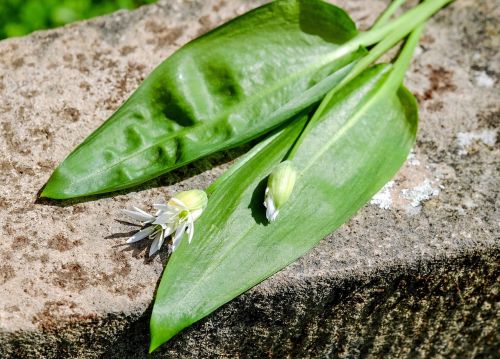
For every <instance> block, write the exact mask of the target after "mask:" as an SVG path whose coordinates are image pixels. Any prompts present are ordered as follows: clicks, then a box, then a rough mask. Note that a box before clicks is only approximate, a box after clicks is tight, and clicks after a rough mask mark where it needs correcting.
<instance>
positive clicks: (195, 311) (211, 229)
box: [151, 65, 417, 350]
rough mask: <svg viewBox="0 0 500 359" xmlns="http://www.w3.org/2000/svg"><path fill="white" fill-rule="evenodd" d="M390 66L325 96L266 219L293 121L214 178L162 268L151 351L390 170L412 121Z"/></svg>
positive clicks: (295, 252)
mask: <svg viewBox="0 0 500 359" xmlns="http://www.w3.org/2000/svg"><path fill="white" fill-rule="evenodd" d="M395 70H396V69H395ZM395 70H393V66H391V65H378V66H376V67H374V68H370V69H369V70H367V71H365V72H363V73H362V74H361V75H360V76H358V77H356V78H355V79H354V80H353V81H351V82H350V83H349V84H347V85H346V86H344V87H343V88H342V89H340V90H339V91H337V93H335V94H334V95H333V97H332V98H331V99H330V100H329V101H328V102H327V104H326V106H325V107H324V109H323V111H322V114H321V116H320V118H319V119H318V121H317V122H316V123H315V126H314V127H313V128H312V130H311V131H310V132H309V133H308V135H307V136H306V137H305V139H304V140H303V142H302V143H301V145H300V147H299V148H298V151H297V152H296V155H295V158H294V160H293V161H294V165H295V167H296V168H297V169H298V171H299V176H298V178H297V182H296V185H295V189H294V192H293V193H292V196H291V198H290V200H289V201H288V202H287V203H286V205H285V206H284V207H283V208H282V209H281V211H280V215H279V217H278V219H277V220H276V221H275V222H273V223H268V222H267V220H266V218H265V209H264V207H263V205H262V202H263V199H264V189H265V186H266V178H267V176H268V175H269V173H270V172H271V170H272V169H273V167H274V166H276V164H278V163H279V162H280V161H281V160H282V158H283V156H284V155H285V153H286V152H287V151H288V150H289V148H290V146H291V145H292V143H293V142H294V141H295V139H294V137H293V136H292V134H293V133H292V132H290V131H293V130H294V128H287V129H285V130H284V132H282V133H280V134H277V135H275V137H274V138H272V139H270V140H269V141H268V142H267V143H266V144H265V146H261V147H260V148H259V149H258V150H256V151H255V152H254V153H253V154H252V156H250V157H248V156H247V157H246V158H245V159H244V160H243V161H242V163H240V164H237V169H236V170H234V171H231V173H230V175H229V176H225V177H224V178H223V179H222V180H221V181H219V182H218V183H217V185H216V186H215V188H214V189H213V192H212V195H211V196H210V198H209V204H208V207H207V209H206V210H205V212H204V214H203V215H202V216H201V217H200V219H199V220H198V221H197V222H196V230H195V237H194V239H193V241H192V243H191V244H188V242H187V241H183V242H182V243H181V245H180V247H179V248H178V249H177V250H176V251H175V252H174V254H173V255H172V257H171V259H170V260H169V262H168V264H167V267H166V269H165V272H164V274H163V278H162V280H161V283H160V286H159V288H158V292H157V295H156V301H155V305H154V308H153V314H152V317H151V335H152V338H151V350H154V349H155V348H157V347H158V346H159V345H161V344H162V343H164V342H165V341H167V340H169V339H170V338H171V337H172V336H174V335H175V334H176V333H178V332H179V331H180V330H182V329H183V328H185V327H187V326H189V325H190V324H192V323H194V322H196V321H198V320H199V319H201V318H203V317H204V316H206V315H208V314H209V313H211V312H212V311H214V310H215V309H216V308H218V307H220V306H221V305H222V304H224V303H226V302H228V301H229V300H231V299H232V298H234V297H236V296H237V295H239V294H241V293H242V292H244V291H246V290H247V289H249V288H251V287H252V286H254V285H256V284H257V283H259V282H260V281H262V280H263V279H265V278H267V277H269V276H270V275H272V274H273V273H275V272H277V271H279V270H280V269H282V268H283V267H285V266H286V265H287V264H289V263H291V262H292V261H294V260H296V259H297V258H299V257H300V256H302V255H303V254H305V253H306V252H307V251H309V250H310V249H311V248H312V247H313V246H314V245H316V244H317V243H318V242H319V241H320V240H321V239H322V238H324V237H325V236H326V235H327V234H329V233H331V232H332V231H333V230H334V229H336V228H337V227H339V226H340V225H341V224H342V223H344V222H345V221H346V220H347V219H348V218H350V217H351V216H352V215H353V214H354V213H355V212H356V211H357V210H358V209H359V208H360V207H361V206H363V205H364V204H365V203H366V202H367V201H368V200H369V199H370V198H371V197H372V196H373V195H374V194H375V193H376V192H377V191H378V190H379V189H380V188H381V187H382V186H383V185H384V184H385V183H386V182H387V181H388V180H389V179H390V178H391V177H392V176H394V174H395V173H396V171H397V170H398V169H399V168H400V166H401V165H402V164H403V162H404V161H405V159H406V157H407V155H408V153H409V151H410V148H411V146H412V144H413V143H414V140H415V134H416V126H417V107H416V102H415V100H414V98H413V96H412V95H411V94H410V93H409V92H408V91H407V90H406V89H405V88H403V87H400V83H401V73H402V71H400V70H398V71H395ZM403 72H404V71H403ZM395 73H396V75H397V76H393V75H394V74H395ZM296 126H298V125H296Z"/></svg>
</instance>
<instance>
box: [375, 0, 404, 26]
mask: <svg viewBox="0 0 500 359" xmlns="http://www.w3.org/2000/svg"><path fill="white" fill-rule="evenodd" d="M405 2H406V0H393V1H392V2H391V4H390V5H389V6H387V8H386V9H385V10H384V12H383V13H382V14H381V15H380V16H379V17H378V19H377V20H376V21H375V24H373V26H372V27H371V29H372V30H373V29H375V28H378V27H381V26H383V25H385V24H386V23H387V21H389V19H390V17H391V16H392V15H393V14H394V13H395V12H396V10H397V9H399V7H400V6H401V5H403V4H404V3H405Z"/></svg>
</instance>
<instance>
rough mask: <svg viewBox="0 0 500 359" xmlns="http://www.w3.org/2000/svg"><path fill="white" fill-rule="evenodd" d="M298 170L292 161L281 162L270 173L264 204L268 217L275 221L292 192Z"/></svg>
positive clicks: (269, 219)
mask: <svg viewBox="0 0 500 359" xmlns="http://www.w3.org/2000/svg"><path fill="white" fill-rule="evenodd" d="M296 179H297V172H296V171H295V169H294V167H293V165H292V162H291V161H284V162H281V163H280V164H279V165H278V166H276V168H275V169H274V170H273V172H271V174H270V175H269V179H268V180H267V188H266V194H265V198H264V206H265V207H266V209H267V210H266V217H267V219H268V221H270V222H273V221H274V220H276V218H277V217H278V214H279V211H280V208H281V207H282V206H283V205H284V204H285V202H286V201H288V199H289V198H290V195H291V194H292V191H293V187H294V186H295V181H296Z"/></svg>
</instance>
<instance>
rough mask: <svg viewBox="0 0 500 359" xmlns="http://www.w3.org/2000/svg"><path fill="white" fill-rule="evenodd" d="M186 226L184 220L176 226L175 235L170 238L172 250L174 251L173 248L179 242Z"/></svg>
mask: <svg viewBox="0 0 500 359" xmlns="http://www.w3.org/2000/svg"><path fill="white" fill-rule="evenodd" d="M186 226H187V223H186V222H184V223H182V224H181V225H180V226H179V227H177V230H176V231H175V236H174V238H173V239H172V252H173V251H175V248H177V246H178V245H179V243H181V239H182V236H183V234H184V232H185V231H186Z"/></svg>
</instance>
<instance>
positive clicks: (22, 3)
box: [0, 0, 156, 39]
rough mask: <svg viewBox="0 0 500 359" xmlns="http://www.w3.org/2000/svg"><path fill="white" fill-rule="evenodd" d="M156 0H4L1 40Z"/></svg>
mask: <svg viewBox="0 0 500 359" xmlns="http://www.w3.org/2000/svg"><path fill="white" fill-rule="evenodd" d="M155 1H156V0H1V1H0V39H4V38H6V37H12V36H22V35H26V34H29V33H30V32H32V31H35V30H39V29H48V28H53V27H57V26H62V25H65V24H68V23H70V22H73V21H77V20H83V19H88V18H91V17H94V16H99V15H104V14H108V13H110V12H113V11H116V10H118V9H134V8H136V7H138V6H141V5H144V4H151V3H153V2H155Z"/></svg>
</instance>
